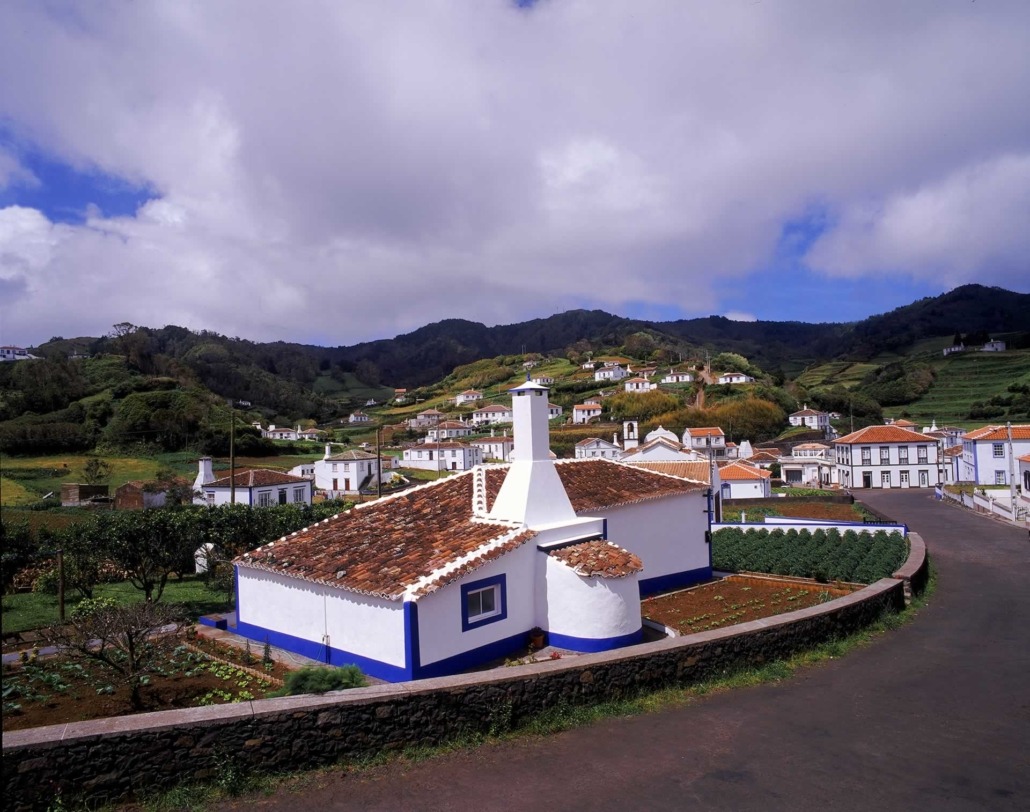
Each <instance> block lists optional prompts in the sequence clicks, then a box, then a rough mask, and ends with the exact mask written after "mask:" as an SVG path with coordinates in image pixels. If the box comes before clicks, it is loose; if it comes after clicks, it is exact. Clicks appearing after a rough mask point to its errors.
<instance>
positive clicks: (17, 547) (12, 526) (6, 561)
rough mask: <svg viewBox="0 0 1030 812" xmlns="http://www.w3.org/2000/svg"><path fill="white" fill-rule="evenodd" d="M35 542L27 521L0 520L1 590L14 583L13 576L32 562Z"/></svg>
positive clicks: (5, 589) (5, 590) (34, 553)
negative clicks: (9, 521) (10, 521)
mask: <svg viewBox="0 0 1030 812" xmlns="http://www.w3.org/2000/svg"><path fill="white" fill-rule="evenodd" d="M35 555H36V544H35V542H34V541H33V538H32V531H31V530H29V524H28V522H18V523H8V522H0V576H2V578H3V591H4V592H7V590H8V588H9V587H10V586H11V584H13V583H14V576H15V575H17V574H18V572H19V571H21V570H22V569H23V568H24V567H26V566H27V565H28V564H29V563H31V562H32V560H33V558H34V557H35Z"/></svg>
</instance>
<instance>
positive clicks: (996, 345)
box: [980, 339, 1005, 352]
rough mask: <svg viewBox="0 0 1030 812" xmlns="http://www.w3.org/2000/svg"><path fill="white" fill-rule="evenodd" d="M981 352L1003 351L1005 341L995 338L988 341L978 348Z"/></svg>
mask: <svg viewBox="0 0 1030 812" xmlns="http://www.w3.org/2000/svg"><path fill="white" fill-rule="evenodd" d="M980 351H981V352H1005V342H1004V341H999V340H998V339H995V340H994V341H988V342H987V343H986V344H984V345H983V346H982V347H981V348H980Z"/></svg>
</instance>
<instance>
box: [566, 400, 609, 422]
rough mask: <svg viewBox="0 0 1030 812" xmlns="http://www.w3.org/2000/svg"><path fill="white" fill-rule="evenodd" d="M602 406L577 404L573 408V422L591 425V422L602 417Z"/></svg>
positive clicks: (597, 404)
mask: <svg viewBox="0 0 1030 812" xmlns="http://www.w3.org/2000/svg"><path fill="white" fill-rule="evenodd" d="M601 411H602V410H601V404H599V403H577V404H576V405H575V406H573V407H572V422H573V423H577V424H582V423H589V422H590V421H591V420H593V419H595V418H597V417H600V416H601Z"/></svg>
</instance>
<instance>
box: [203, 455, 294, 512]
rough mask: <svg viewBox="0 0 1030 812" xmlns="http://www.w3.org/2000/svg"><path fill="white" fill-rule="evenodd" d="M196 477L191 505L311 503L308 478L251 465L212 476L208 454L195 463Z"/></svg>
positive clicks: (269, 505) (266, 505)
mask: <svg viewBox="0 0 1030 812" xmlns="http://www.w3.org/2000/svg"><path fill="white" fill-rule="evenodd" d="M198 468H199V470H198V472H197V478H196V479H195V480H194V481H193V491H194V493H195V494H197V495H196V496H195V497H194V500H193V501H194V504H198V505H210V506H213V505H228V504H238V505H250V506H252V507H271V506H272V505H286V504H291V503H293V504H304V505H310V504H311V494H312V482H311V480H310V479H305V478H303V477H299V476H294V475H293V474H284V473H282V472H281V471H270V470H268V469H264V468H254V469H251V470H246V471H237V472H236V475H235V476H223V477H217V478H216V477H215V475H214V471H213V469H212V461H211V458H210V457H202V458H201V459H200V460H199V463H198Z"/></svg>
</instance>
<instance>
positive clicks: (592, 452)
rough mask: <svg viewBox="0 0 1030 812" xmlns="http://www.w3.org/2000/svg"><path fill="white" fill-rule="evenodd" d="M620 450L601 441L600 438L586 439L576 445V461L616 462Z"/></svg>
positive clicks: (605, 441) (615, 445)
mask: <svg viewBox="0 0 1030 812" xmlns="http://www.w3.org/2000/svg"><path fill="white" fill-rule="evenodd" d="M620 454H622V448H621V447H620V446H618V445H617V444H615V443H610V442H608V441H607V440H602V439H601V438H600V437H588V438H587V439H585V440H580V441H579V442H578V443H576V459H577V460H583V459H603V460H617V459H618V458H619V455H620Z"/></svg>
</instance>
